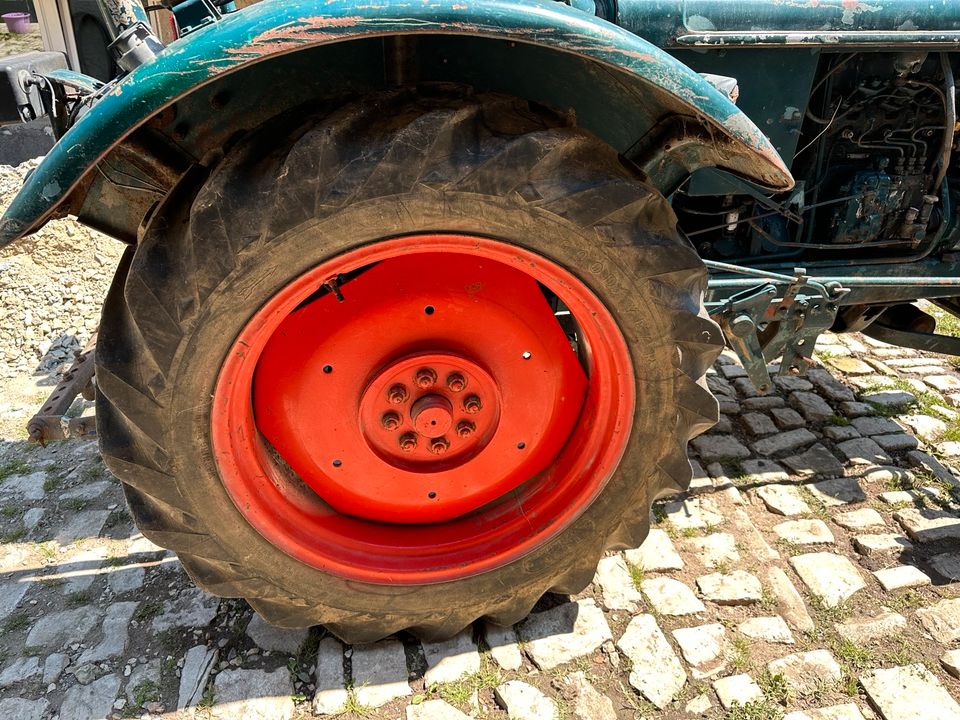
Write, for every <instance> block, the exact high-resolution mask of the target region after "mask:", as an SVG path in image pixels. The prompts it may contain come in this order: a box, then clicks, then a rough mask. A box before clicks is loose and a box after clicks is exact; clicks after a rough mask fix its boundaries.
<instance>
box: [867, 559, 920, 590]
mask: <svg viewBox="0 0 960 720" xmlns="http://www.w3.org/2000/svg"><path fill="white" fill-rule="evenodd" d="M873 575H874V577H876V578H877V582H879V583H880V585H881V586H882V587H883V589H884V590H887V591H889V590H902V589H903V588H915V587H923V586H924V585H929V584H930V582H931V581H930V577H929V576H928V575H926V574H924V573H923V572H922V571H921V570H919V569H917V568H915V567H914V566H913V565H899V566H897V567H891V568H884V569H883V570H875V571H874V573H873Z"/></svg>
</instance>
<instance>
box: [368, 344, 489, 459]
mask: <svg viewBox="0 0 960 720" xmlns="http://www.w3.org/2000/svg"><path fill="white" fill-rule="evenodd" d="M499 420H500V392H499V388H498V387H497V384H496V382H495V381H494V379H493V377H491V376H490V374H489V373H487V372H486V370H484V369H483V368H482V367H480V365H478V364H477V363H475V362H473V361H472V360H469V359H467V358H465V357H462V356H460V355H457V354H454V353H422V354H418V355H411V356H408V357H405V358H401V359H400V360H397V361H395V362H393V363H391V364H390V365H388V366H387V367H385V368H384V369H383V370H381V371H380V372H379V373H377V375H376V376H375V377H374V378H373V380H371V381H370V383H369V384H368V385H367V387H366V390H364V393H363V397H362V398H361V400H360V429H361V432H362V433H363V437H364V439H365V440H366V442H367V445H368V446H369V447H370V448H371V449H372V450H373V451H374V452H375V453H377V455H379V456H380V457H381V458H382V459H384V460H386V461H387V462H389V463H390V464H392V465H394V466H396V467H399V468H404V469H410V470H413V469H415V470H418V471H420V472H431V471H441V470H447V469H449V468H451V467H454V466H456V465H460V464H461V463H464V462H466V461H467V460H470V459H471V458H473V457H475V456H476V455H477V453H479V452H480V451H481V450H483V448H484V447H486V445H487V444H488V443H489V441H490V439H491V437H493V435H494V432H495V431H496V429H497V424H498V422H499Z"/></svg>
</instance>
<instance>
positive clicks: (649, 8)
mask: <svg viewBox="0 0 960 720" xmlns="http://www.w3.org/2000/svg"><path fill="white" fill-rule="evenodd" d="M619 8H620V17H619V20H618V23H619V24H620V25H622V26H623V27H625V28H627V29H628V30H631V31H633V32H635V33H638V34H640V35H643V37H645V38H647V39H648V40H650V41H651V42H653V43H654V44H655V45H658V46H660V47H664V48H680V47H696V46H701V47H737V46H743V47H756V46H764V45H769V46H810V47H831V46H832V47H836V46H837V45H845V44H854V45H859V46H864V45H867V46H870V45H882V46H883V47H887V48H889V47H891V46H894V45H897V44H904V45H906V44H910V43H913V42H922V43H925V44H932V45H939V46H945V47H947V48H949V47H956V46H957V43H958V41H960V2H957V0H871V1H870V2H863V1H861V0H738V2H732V1H730V0H726V1H725V0H673V1H672V2H664V1H663V0H621V1H620V5H619Z"/></svg>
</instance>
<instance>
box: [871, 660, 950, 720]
mask: <svg viewBox="0 0 960 720" xmlns="http://www.w3.org/2000/svg"><path fill="white" fill-rule="evenodd" d="M860 684H861V685H862V686H863V689H864V690H865V691H866V693H867V695H868V696H869V698H870V702H871V703H872V704H873V705H874V706H875V707H877V708H878V709H879V710H880V712H881V713H882V714H883V717H884V719H885V720H915V718H917V710H918V708H917V702H918V700H921V699H922V703H923V718H924V720H958V719H960V705H957V701H956V700H954V699H953V698H952V697H950V693H948V692H947V691H946V689H945V688H944V687H943V685H942V684H941V682H940V681H939V680H938V679H937V678H936V676H935V675H933V673H931V672H930V671H929V670H927V668H925V667H924V666H923V665H922V664H919V663H918V664H916V665H907V666H905V667H895V668H887V669H882V670H871V671H869V672H866V673H864V674H863V675H861V676H860Z"/></svg>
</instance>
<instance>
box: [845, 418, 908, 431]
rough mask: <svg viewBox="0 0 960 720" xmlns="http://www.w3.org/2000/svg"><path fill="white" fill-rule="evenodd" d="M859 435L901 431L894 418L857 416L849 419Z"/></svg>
mask: <svg viewBox="0 0 960 720" xmlns="http://www.w3.org/2000/svg"><path fill="white" fill-rule="evenodd" d="M850 424H851V425H853V427H855V428H856V429H857V430H858V431H859V432H860V434H861V435H893V434H895V433H901V432H903V428H902V427H900V426H899V425H897V423H896V422H895V421H894V420H891V419H890V418H885V417H859V418H854V419H853V420H851V421H850Z"/></svg>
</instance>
